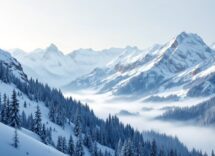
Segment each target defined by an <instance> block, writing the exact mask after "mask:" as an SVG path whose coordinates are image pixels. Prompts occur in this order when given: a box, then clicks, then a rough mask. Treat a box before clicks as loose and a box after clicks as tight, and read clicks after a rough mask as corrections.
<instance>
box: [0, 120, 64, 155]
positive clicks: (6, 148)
mask: <svg viewBox="0 0 215 156" xmlns="http://www.w3.org/2000/svg"><path fill="white" fill-rule="evenodd" d="M14 134H15V129H14V128H11V127H9V126H6V125H5V124H2V123H0V137H1V140H0V151H1V155H3V156H12V155H16V156H24V155H31V156H38V155H41V156H42V155H46V156H63V155H64V154H63V153H61V152H60V151H58V150H56V149H55V148H53V147H51V146H47V145H45V144H43V143H41V141H40V140H39V138H38V137H37V136H36V135H35V134H34V133H32V132H30V131H28V130H26V129H21V130H18V139H19V142H20V143H19V147H18V148H17V149H16V148H14V147H13V146H12V144H13V138H14Z"/></svg>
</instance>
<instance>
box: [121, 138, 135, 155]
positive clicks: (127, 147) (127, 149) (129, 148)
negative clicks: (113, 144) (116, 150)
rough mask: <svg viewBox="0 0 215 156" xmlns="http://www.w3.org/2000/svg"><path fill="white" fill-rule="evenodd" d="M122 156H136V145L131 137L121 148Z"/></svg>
mask: <svg viewBox="0 0 215 156" xmlns="http://www.w3.org/2000/svg"><path fill="white" fill-rule="evenodd" d="M120 155H121V156H134V155H135V154H134V147H133V143H132V142H131V140H130V139H129V140H128V141H125V142H124V145H123V147H122V150H121V154H120Z"/></svg>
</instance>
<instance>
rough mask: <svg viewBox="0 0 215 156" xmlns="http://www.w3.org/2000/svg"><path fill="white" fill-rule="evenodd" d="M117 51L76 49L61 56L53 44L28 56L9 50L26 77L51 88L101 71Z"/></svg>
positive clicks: (118, 51) (24, 53) (21, 52)
mask: <svg viewBox="0 0 215 156" xmlns="http://www.w3.org/2000/svg"><path fill="white" fill-rule="evenodd" d="M121 51H122V49H119V48H110V49H106V50H102V51H94V50H92V49H79V50H75V51H73V52H71V53H69V54H67V55H64V54H63V52H61V51H60V50H59V49H58V48H57V47H56V46H55V45H54V44H51V45H50V46H49V47H47V48H46V49H36V50H34V51H33V52H30V53H26V52H23V51H22V50H20V49H13V50H10V52H11V54H12V55H13V56H14V57H15V58H16V59H17V60H18V61H19V62H20V63H21V64H22V66H23V69H24V71H25V73H26V74H27V75H28V76H29V77H33V78H37V79H38V80H39V81H41V82H43V83H48V84H49V85H51V86H54V87H60V86H62V85H65V84H67V83H69V82H70V81H71V80H73V79H75V78H77V77H79V76H81V75H83V74H87V73H89V72H90V71H92V70H93V69H94V68H96V67H103V66H104V65H105V64H107V63H108V62H109V61H110V60H112V59H113V58H115V57H117V56H118V55H119V54H120V53H121Z"/></svg>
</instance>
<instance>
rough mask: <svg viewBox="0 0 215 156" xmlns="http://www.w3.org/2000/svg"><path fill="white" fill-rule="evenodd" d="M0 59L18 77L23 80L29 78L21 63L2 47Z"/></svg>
mask: <svg viewBox="0 0 215 156" xmlns="http://www.w3.org/2000/svg"><path fill="white" fill-rule="evenodd" d="M0 56H1V57H0V61H1V63H2V65H3V66H5V67H7V68H8V70H9V71H10V72H12V73H13V75H15V76H16V77H17V78H19V79H20V80H22V81H25V80H26V79H27V76H26V74H25V73H24V72H23V70H22V66H21V64H20V63H19V62H18V61H17V60H16V59H14V58H13V57H11V55H10V54H9V53H8V52H6V51H4V50H1V49H0Z"/></svg>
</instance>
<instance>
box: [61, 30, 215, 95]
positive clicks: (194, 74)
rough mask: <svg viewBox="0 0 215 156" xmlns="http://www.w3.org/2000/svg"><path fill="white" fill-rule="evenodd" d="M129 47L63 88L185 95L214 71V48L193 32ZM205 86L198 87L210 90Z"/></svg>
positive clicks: (127, 93)
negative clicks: (146, 46)
mask: <svg viewBox="0 0 215 156" xmlns="http://www.w3.org/2000/svg"><path fill="white" fill-rule="evenodd" d="M129 51H130V53H128V54H127V53H126V52H125V53H124V54H122V55H120V56H119V58H118V59H115V60H113V61H112V62H111V63H109V64H107V66H106V67H105V68H100V69H96V70H94V71H92V72H91V73H90V74H88V75H85V76H82V77H81V78H78V79H76V80H75V81H72V82H71V83H70V84H69V85H68V86H67V87H65V88H66V89H75V88H76V89H77V88H80V89H82V88H94V89H97V90H99V91H100V92H107V91H111V92H112V93H114V94H117V95H122V94H126V95H131V94H136V95H137V94H138V95H149V94H151V93H153V94H161V93H164V92H168V93H167V94H173V95H174V94H179V93H180V94H183V95H184V96H185V95H186V94H187V92H189V90H190V89H192V88H193V87H194V86H198V85H199V84H200V83H201V82H203V81H204V80H207V79H209V77H211V75H213V73H214V70H213V66H214V59H215V51H214V50H212V49H211V48H210V47H209V46H207V45H206V44H205V43H204V41H203V40H202V38H201V37H199V36H198V35H197V34H192V33H186V32H182V33H181V34H179V35H178V36H176V37H174V38H173V39H171V40H170V41H169V42H167V43H166V44H164V45H162V46H160V45H155V46H153V47H151V48H149V49H146V50H143V51H141V52H140V51H139V50H137V49H135V48H134V49H133V50H131V49H130V50H129ZM119 60H120V61H119ZM211 85H212V86H213V87H214V86H215V85H214V84H211V83H210V84H208V85H206V84H205V85H204V86H205V87H206V88H207V87H208V86H210V87H211ZM206 88H204V89H203V90H202V91H204V90H210V92H208V91H207V94H212V93H213V92H212V89H206ZM174 92H175V93H174ZM200 94H201V93H200ZM166 96H169V95H166Z"/></svg>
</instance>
